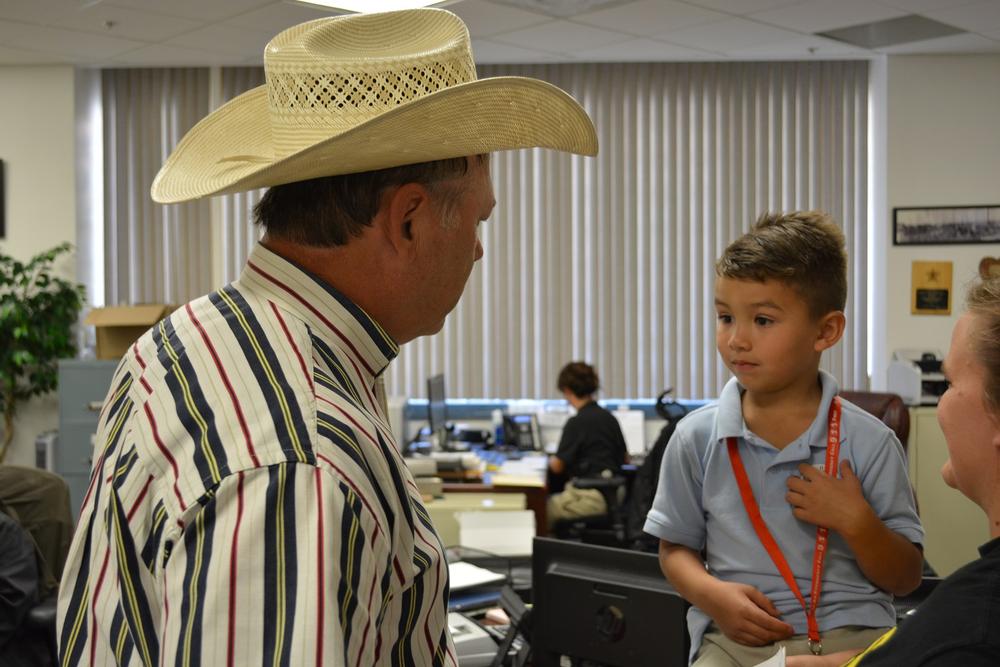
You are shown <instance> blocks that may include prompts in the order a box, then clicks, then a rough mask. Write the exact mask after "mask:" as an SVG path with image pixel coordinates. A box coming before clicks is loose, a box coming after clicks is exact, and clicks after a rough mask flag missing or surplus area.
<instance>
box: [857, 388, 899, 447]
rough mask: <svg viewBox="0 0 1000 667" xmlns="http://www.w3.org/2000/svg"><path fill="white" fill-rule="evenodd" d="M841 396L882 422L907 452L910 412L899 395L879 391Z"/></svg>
mask: <svg viewBox="0 0 1000 667" xmlns="http://www.w3.org/2000/svg"><path fill="white" fill-rule="evenodd" d="M840 395H841V396H842V397H843V398H844V399H846V400H848V401H850V402H851V403H854V404H855V405H856V406H858V407H859V408H861V409H862V410H864V411H865V412H868V413H871V414H873V415H875V416H876V417H877V418H879V419H881V420H882V423H883V424H885V425H886V426H888V427H889V428H891V429H892V430H893V432H894V433H895V434H896V437H897V438H899V442H900V443H901V444H902V445H903V451H904V452H905V451H907V440H909V438H910V411H909V410H908V409H907V407H906V404H905V403H903V399H902V398H900V397H899V395H898V394H891V393H887V392H878V391H853V390H846V391H842V392H840Z"/></svg>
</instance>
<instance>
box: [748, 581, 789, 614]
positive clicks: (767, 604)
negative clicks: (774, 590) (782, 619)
mask: <svg viewBox="0 0 1000 667" xmlns="http://www.w3.org/2000/svg"><path fill="white" fill-rule="evenodd" d="M749 597H750V599H751V600H752V601H753V603H754V604H755V605H757V606H758V607H760V608H761V609H763V610H764V611H766V612H767V613H768V614H770V615H771V616H774V617H775V618H777V617H778V616H781V612H780V611H778V608H777V607H775V606H774V603H773V602H771V599H770V598H769V597H767V596H766V595H764V594H763V593H761V592H760V591H759V590H757V589H756V588H754V589H751V590H750V591H749Z"/></svg>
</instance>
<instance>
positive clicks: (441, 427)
mask: <svg viewBox="0 0 1000 667" xmlns="http://www.w3.org/2000/svg"><path fill="white" fill-rule="evenodd" d="M427 425H428V426H429V427H430V431H431V439H432V441H433V439H434V438H435V436H436V437H437V442H438V446H443V445H444V443H445V442H447V440H448V402H447V398H446V395H445V391H444V374H443V373H438V374H437V375H434V376H431V377H429V378H427Z"/></svg>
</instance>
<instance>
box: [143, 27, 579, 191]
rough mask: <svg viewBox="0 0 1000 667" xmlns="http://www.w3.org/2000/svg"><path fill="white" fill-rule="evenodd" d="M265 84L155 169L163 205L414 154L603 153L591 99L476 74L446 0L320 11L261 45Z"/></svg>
mask: <svg viewBox="0 0 1000 667" xmlns="http://www.w3.org/2000/svg"><path fill="white" fill-rule="evenodd" d="M264 73H265V76H266V79H267V83H266V84H265V85H263V86H258V87H257V88H253V89H252V90H249V91H247V92H245V93H243V94H242V95H239V96H237V97H235V98H233V99H232V100H230V101H229V102H226V103H225V104H223V105H222V106H221V107H219V108H218V109H216V110H214V111H212V112H211V113H210V114H209V115H208V116H206V117H205V118H203V119H201V120H200V121H199V122H198V123H197V124H196V125H195V126H194V127H193V128H191V129H190V130H189V131H188V132H187V134H185V135H184V138H183V139H181V141H180V143H179V144H177V147H176V148H174V150H173V152H172V153H171V154H170V157H168V158H167V160H166V162H164V164H163V167H162V168H161V169H160V172H159V173H158V174H157V175H156V178H155V179H154V181H153V185H152V187H151V188H150V193H151V194H152V196H153V199H154V200H155V201H158V202H162V203H173V202H181V201H188V200H191V199H197V198H199V197H206V196H209V195H214V194H224V193H227V192H245V191H247V190H253V189H255V188H260V187H266V186H274V185H281V184H283V183H291V182H294V181H304V180H309V179H312V178H320V177H324V176H335V175H338V174H352V173H358V172H364V171H371V170H375V169H385V168H388V167H396V166H399V165H404V164H415V163H418V162H428V161H431V160H441V159H445V158H454V157H462V156H465V155H477V154H480V153H491V152H493V151H497V150H512V149H518V148H533V147H544V148H552V149H555V150H560V151H567V152H572V153H577V154H580V155H595V154H596V153H597V133H596V132H595V130H594V124H593V123H592V122H591V120H590V118H589V117H588V116H587V113H586V112H585V111H584V110H583V108H582V107H580V105H579V104H578V103H577V102H576V101H575V100H574V99H573V98H572V97H570V96H569V95H568V94H566V93H565V92H564V91H562V90H560V89H559V88H557V87H555V86H553V85H552V84H550V83H546V82H545V81H540V80H538V79H532V78H528V77H518V76H504V77H493V78H487V79H477V78H476V69H475V64H474V61H473V59H472V49H471V46H470V43H469V31H468V30H467V29H466V27H465V24H464V23H462V20H461V19H460V18H458V17H457V16H455V15H454V14H452V13H451V12H448V11H445V10H443V9H412V10H407V11H401V12H385V13H382V14H362V15H353V16H339V17H334V18H326V19H319V20H316V21H310V22H308V23H303V24H301V25H297V26H295V27H292V28H289V29H288V30H285V31H284V32H282V33H280V34H279V35H278V36H277V37H275V38H274V39H273V40H271V42H270V43H269V44H268V45H267V48H266V49H265V51H264Z"/></svg>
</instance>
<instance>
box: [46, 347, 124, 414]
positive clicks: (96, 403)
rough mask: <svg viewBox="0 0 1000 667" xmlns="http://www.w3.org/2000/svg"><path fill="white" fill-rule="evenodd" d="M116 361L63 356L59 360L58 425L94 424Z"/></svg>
mask: <svg viewBox="0 0 1000 667" xmlns="http://www.w3.org/2000/svg"><path fill="white" fill-rule="evenodd" d="M116 368H118V362H117V361H91V360H87V361H83V360H78V359H63V360H61V361H60V362H59V424H60V427H62V425H63V424H65V423H68V422H77V423H80V422H84V423H93V424H95V425H96V424H97V419H98V416H99V415H100V412H101V405H102V404H103V403H104V397H105V396H107V394H108V388H109V387H110V386H111V378H112V377H113V376H114V374H115V369H116Z"/></svg>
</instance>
